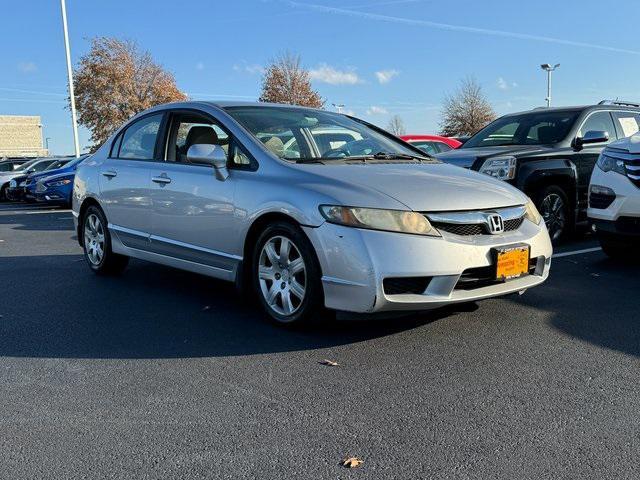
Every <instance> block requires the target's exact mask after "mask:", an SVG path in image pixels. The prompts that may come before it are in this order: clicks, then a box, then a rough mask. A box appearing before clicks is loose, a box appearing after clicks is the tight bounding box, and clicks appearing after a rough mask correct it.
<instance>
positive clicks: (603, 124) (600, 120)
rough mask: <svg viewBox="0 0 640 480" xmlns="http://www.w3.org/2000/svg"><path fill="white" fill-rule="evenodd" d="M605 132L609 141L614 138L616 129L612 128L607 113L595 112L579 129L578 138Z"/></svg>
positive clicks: (609, 116) (611, 122)
mask: <svg viewBox="0 0 640 480" xmlns="http://www.w3.org/2000/svg"><path fill="white" fill-rule="evenodd" d="M592 131H597V132H607V133H608V134H609V140H614V139H615V138H616V128H615V127H614V126H613V120H612V119H611V115H610V114H609V112H596V113H594V114H592V115H591V116H590V117H589V118H587V120H586V121H585V122H584V123H583V124H582V127H580V131H579V132H578V136H579V137H584V136H585V134H586V133H587V132H592Z"/></svg>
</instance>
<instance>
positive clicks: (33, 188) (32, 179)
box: [24, 155, 89, 204]
mask: <svg viewBox="0 0 640 480" xmlns="http://www.w3.org/2000/svg"><path fill="white" fill-rule="evenodd" d="M88 156H89V155H81V156H80V157H78V158H74V159H73V160H71V161H68V162H67V163H65V164H64V165H63V166H61V167H60V168H54V169H49V170H46V171H43V172H40V173H37V174H31V175H29V177H28V178H27V180H26V182H25V186H24V190H25V195H24V196H25V199H26V200H27V201H29V200H31V201H39V202H48V201H49V200H47V199H46V198H45V196H43V195H40V193H42V192H38V191H37V188H38V182H40V181H42V180H45V179H48V178H50V177H57V176H59V175H71V185H72V186H73V176H74V175H75V172H76V169H77V168H78V165H80V164H81V163H82V162H83V161H84V160H85V159H86V158H87V157H88ZM43 185H44V184H43ZM70 199H71V197H69V203H71V200H70ZM54 203H61V204H64V203H65V202H64V201H56V202H54Z"/></svg>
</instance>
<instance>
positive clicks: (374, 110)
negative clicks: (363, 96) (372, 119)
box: [367, 105, 389, 115]
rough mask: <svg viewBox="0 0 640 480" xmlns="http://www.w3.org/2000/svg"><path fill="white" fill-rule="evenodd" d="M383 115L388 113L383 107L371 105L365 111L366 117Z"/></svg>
mask: <svg viewBox="0 0 640 480" xmlns="http://www.w3.org/2000/svg"><path fill="white" fill-rule="evenodd" d="M385 113H389V112H387V109H386V108H384V107H377V106H375V105H372V106H370V107H369V108H368V109H367V115H384V114H385Z"/></svg>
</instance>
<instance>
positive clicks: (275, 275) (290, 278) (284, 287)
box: [258, 236, 307, 316]
mask: <svg viewBox="0 0 640 480" xmlns="http://www.w3.org/2000/svg"><path fill="white" fill-rule="evenodd" d="M306 273H307V272H306V266H305V263H304V259H303V258H302V255H301V254H300V250H299V249H298V247H297V246H296V245H295V244H294V243H293V242H292V241H291V240H290V239H289V238H287V237H283V236H274V237H271V238H270V239H269V240H268V241H267V242H266V243H265V244H264V246H263V247H262V250H261V251H260V257H259V260H258V280H259V283H260V290H261V292H262V295H263V297H264V300H265V302H266V303H267V305H268V306H269V308H271V309H272V310H273V311H274V312H276V313H277V314H279V315H283V316H289V315H292V314H294V313H295V312H296V311H297V310H298V309H299V308H300V305H301V304H302V301H303V300H304V297H305V292H306V289H307V275H306Z"/></svg>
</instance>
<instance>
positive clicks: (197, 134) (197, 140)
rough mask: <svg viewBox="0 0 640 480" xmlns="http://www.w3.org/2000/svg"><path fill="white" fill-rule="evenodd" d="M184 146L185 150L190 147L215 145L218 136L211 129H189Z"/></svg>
mask: <svg viewBox="0 0 640 480" xmlns="http://www.w3.org/2000/svg"><path fill="white" fill-rule="evenodd" d="M184 144H185V145H186V146H187V149H188V148H189V147H190V146H191V145H202V144H206V145H217V144H218V135H217V134H216V131H215V130H214V129H213V128H211V127H200V126H198V127H191V129H190V130H189V133H188V134H187V140H186V141H185V143H184Z"/></svg>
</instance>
